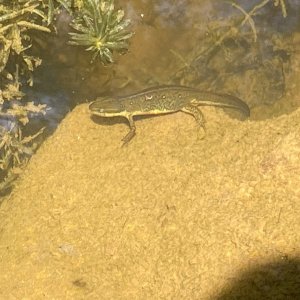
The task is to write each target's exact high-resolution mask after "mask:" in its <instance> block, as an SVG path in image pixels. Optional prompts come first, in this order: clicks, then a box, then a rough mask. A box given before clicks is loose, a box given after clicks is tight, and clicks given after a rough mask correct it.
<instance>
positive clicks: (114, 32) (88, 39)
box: [70, 0, 133, 64]
mask: <svg viewBox="0 0 300 300" xmlns="http://www.w3.org/2000/svg"><path fill="white" fill-rule="evenodd" d="M129 24H130V20H129V19H124V11H123V10H115V7H114V1H113V0H86V1H85V2H84V3H83V7H82V8H81V9H80V11H79V13H78V16H77V17H75V19H74V20H73V21H72V23H71V26H72V27H73V28H74V29H75V30H76V31H77V32H72V33H70V35H71V41H70V44H73V45H80V46H85V47H87V48H86V50H87V51H91V52H93V56H92V61H94V60H95V59H96V58H97V57H99V58H100V60H101V61H102V62H103V63H104V64H106V63H111V62H113V52H114V51H117V52H119V53H122V52H124V51H126V50H127V49H128V39H129V38H130V37H131V36H132V34H133V33H132V32H130V31H129V30H128V29H127V28H128V25H129Z"/></svg>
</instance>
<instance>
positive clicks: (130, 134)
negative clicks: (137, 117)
mask: <svg viewBox="0 0 300 300" xmlns="http://www.w3.org/2000/svg"><path fill="white" fill-rule="evenodd" d="M125 117H126V118H127V120H128V122H129V127H130V131H129V132H128V133H127V134H126V135H125V136H124V137H123V138H122V141H123V142H124V143H123V145H122V147H123V146H125V145H126V144H127V143H128V142H129V141H130V140H131V139H132V138H133V137H134V136H135V130H136V128H135V124H134V120H133V116H132V115H130V114H129V115H126V116H125Z"/></svg>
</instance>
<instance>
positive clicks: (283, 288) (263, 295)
mask: <svg viewBox="0 0 300 300" xmlns="http://www.w3.org/2000/svg"><path fill="white" fill-rule="evenodd" d="M214 299H216V300H238V299H241V300H260V299H264V300H271V299H272V300H293V299H295V300H296V299H300V259H298V258H296V259H288V258H286V257H285V258H284V259H282V260H279V261H274V262H271V263H267V264H263V265H260V266H258V267H257V268H255V269H253V270H250V271H249V272H245V273H242V274H241V275H240V276H239V277H238V278H235V279H233V283H232V284H231V285H230V286H229V287H228V288H227V289H226V290H224V291H222V292H221V293H220V294H219V295H217V297H215V298H214Z"/></svg>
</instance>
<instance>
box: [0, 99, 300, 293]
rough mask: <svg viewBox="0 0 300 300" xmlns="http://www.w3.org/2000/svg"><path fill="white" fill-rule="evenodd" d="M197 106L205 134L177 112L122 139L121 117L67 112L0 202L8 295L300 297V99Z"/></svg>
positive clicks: (1, 261) (0, 289) (2, 289)
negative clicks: (272, 107) (288, 103)
mask: <svg viewBox="0 0 300 300" xmlns="http://www.w3.org/2000/svg"><path fill="white" fill-rule="evenodd" d="M293 97H294V98H295V97H297V96H296V94H295V95H294V96H293ZM296 101H299V99H296ZM203 113H204V115H205V118H206V121H207V123H206V127H207V132H206V137H205V139H203V140H198V139H197V130H196V127H197V126H196V123H195V121H194V119H193V118H192V117H190V116H188V115H186V114H183V113H176V114H172V115H165V116H160V117H154V118H145V119H141V120H139V121H137V124H136V125H137V136H136V137H135V138H134V139H133V141H132V142H131V143H130V144H129V145H128V146H127V147H123V148H122V147H120V146H121V141H120V140H121V138H122V137H123V136H124V135H125V134H126V133H127V131H128V126H127V124H126V123H122V122H119V121H118V120H116V122H113V121H109V122H108V123H109V124H107V123H106V122H105V121H99V120H98V119H95V120H92V119H91V118H90V115H89V113H88V109H87V105H80V106H78V107H77V108H76V109H75V110H74V111H73V112H71V113H70V114H69V115H68V116H67V117H66V118H65V119H64V121H63V122H62V123H61V125H60V126H59V128H58V130H57V131H56V132H55V134H54V135H53V136H51V137H50V138H49V139H48V140H47V141H46V142H45V143H44V144H43V145H42V147H41V148H40V149H39V150H38V153H37V154H36V155H35V156H34V157H33V158H32V159H31V161H30V163H29V165H28V167H27V168H26V170H25V172H24V174H22V176H21V178H20V179H19V180H18V181H17V183H16V187H15V189H14V190H13V192H12V194H11V195H10V196H9V197H8V198H7V199H5V201H4V202H3V203H2V205H1V207H0V220H1V223H0V269H1V272H0V282H1V284H0V298H1V299H41V298H43V299H234V298H233V297H234V296H236V297H242V299H288V298H284V297H285V296H286V295H287V294H288V295H291V296H292V297H296V298H297V297H300V282H299V272H300V267H299V266H300V262H299V261H298V259H299V255H300V247H299V245H300V220H299V215H300V201H299V199H300V185H299V178H300V122H299V120H300V110H299V109H298V110H296V111H294V112H292V113H290V114H288V115H281V116H279V117H276V118H273V119H268V120H264V121H253V120H247V121H244V122H241V121H238V120H235V119H231V118H230V117H228V116H227V115H226V114H225V113H224V112H223V111H222V110H221V109H214V108H203ZM254 115H255V112H254ZM95 121H96V122H95ZM293 293H294V294H293ZM276 297H278V298H276ZM280 297H281V298H280ZM296 298H291V299H296Z"/></svg>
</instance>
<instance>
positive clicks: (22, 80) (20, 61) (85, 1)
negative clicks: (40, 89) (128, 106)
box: [0, 0, 132, 193]
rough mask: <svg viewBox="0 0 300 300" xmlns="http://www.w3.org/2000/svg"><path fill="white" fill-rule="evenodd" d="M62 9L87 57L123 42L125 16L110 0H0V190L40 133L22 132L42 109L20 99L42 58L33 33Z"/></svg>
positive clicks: (103, 54) (49, 28)
mask: <svg viewBox="0 0 300 300" xmlns="http://www.w3.org/2000/svg"><path fill="white" fill-rule="evenodd" d="M62 10H64V13H66V14H69V15H70V16H71V19H72V22H71V26H72V27H73V29H75V30H76V32H72V33H70V35H71V41H70V43H71V44H74V45H84V46H87V47H88V48H87V50H89V51H93V52H94V55H93V59H95V58H96V57H99V59H100V61H102V62H103V63H105V64H106V63H111V62H112V61H113V59H112V55H113V52H114V51H117V52H123V51H124V50H126V49H127V48H128V39H129V38H130V37H131V36H132V33H131V32H129V31H128V26H129V23H130V22H129V20H128V19H124V11H123V10H115V8H114V1H113V0H0V193H1V190H2V189H4V188H7V186H8V185H10V184H11V182H12V178H15V171H14V170H17V169H18V168H19V167H20V166H23V165H24V164H25V163H26V162H27V160H28V159H29V157H30V156H31V155H32V154H33V152H34V150H35V149H36V147H37V144H36V142H35V141H36V140H35V138H36V137H37V136H38V135H39V134H41V133H42V129H41V130H39V131H38V133H36V134H33V135H32V136H26V137H23V134H22V132H23V129H24V125H26V124H27V123H29V122H30V118H34V117H35V116H36V115H37V114H45V112H46V107H45V105H38V104H34V103H33V102H29V101H30V100H26V101H25V100H24V99H25V97H24V96H26V95H25V93H24V89H23V88H24V87H26V86H32V85H33V84H34V82H33V72H34V71H35V69H36V68H37V67H38V66H39V65H40V64H41V63H42V61H41V59H40V58H39V57H37V56H36V55H34V54H32V53H35V52H34V51H31V50H32V49H33V48H34V46H35V43H34V42H35V40H37V39H36V35H35V33H39V32H44V33H50V32H55V31H56V27H55V19H56V16H57V15H58V14H60V13H61V12H62ZM5 177H6V180H5V181H4V179H5ZM1 181H2V183H1Z"/></svg>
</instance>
